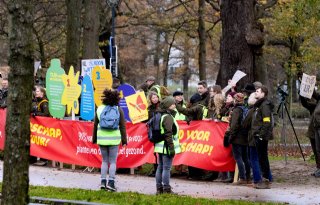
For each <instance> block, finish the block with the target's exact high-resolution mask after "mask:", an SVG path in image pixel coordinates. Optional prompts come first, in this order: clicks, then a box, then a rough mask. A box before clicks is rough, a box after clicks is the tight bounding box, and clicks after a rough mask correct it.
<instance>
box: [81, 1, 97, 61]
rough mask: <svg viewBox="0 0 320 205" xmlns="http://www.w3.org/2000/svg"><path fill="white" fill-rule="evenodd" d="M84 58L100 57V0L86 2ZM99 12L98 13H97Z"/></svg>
mask: <svg viewBox="0 0 320 205" xmlns="http://www.w3.org/2000/svg"><path fill="white" fill-rule="evenodd" d="M84 8H85V12H84V13H85V17H84V22H83V24H84V25H83V29H84V30H83V58H84V59H93V58H98V57H99V45H98V43H99V26H100V21H99V4H98V0H84ZM97 12H98V13H97Z"/></svg>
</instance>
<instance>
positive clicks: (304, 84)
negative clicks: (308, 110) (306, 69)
mask: <svg viewBox="0 0 320 205" xmlns="http://www.w3.org/2000/svg"><path fill="white" fill-rule="evenodd" d="M315 85H316V76H314V75H313V76H311V75H307V74H305V73H303V75H302V80H301V85H300V95H301V96H302V97H305V98H309V99H311V97H312V94H313V91H314V87H315Z"/></svg>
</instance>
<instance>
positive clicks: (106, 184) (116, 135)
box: [92, 89, 127, 191]
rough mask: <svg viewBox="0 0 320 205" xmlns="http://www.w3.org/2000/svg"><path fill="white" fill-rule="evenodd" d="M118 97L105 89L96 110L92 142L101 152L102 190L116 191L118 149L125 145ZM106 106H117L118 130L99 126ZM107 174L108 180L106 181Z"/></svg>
mask: <svg viewBox="0 0 320 205" xmlns="http://www.w3.org/2000/svg"><path fill="white" fill-rule="evenodd" d="M119 101H120V95H119V92H118V91H116V90H114V91H113V90H110V89H105V90H104V91H103V96H102V105H100V106H99V107H98V108H97V111H96V115H95V119H94V128H93V136H92V142H93V143H94V144H98V145H99V147H100V150H101V155H102V163H101V186H100V188H101V189H102V190H109V191H116V190H117V189H116V187H115V178H116V169H117V166H116V165H117V158H118V149H119V145H120V143H121V144H122V146H126V145H127V134H126V121H125V117H124V113H123V110H122V108H121V107H120V106H118V105H119ZM106 106H117V109H118V111H119V114H120V120H119V127H118V129H115V130H114V129H104V128H102V127H101V126H100V124H99V121H100V118H101V113H102V112H103V110H104V108H105V107H106ZM107 173H109V179H107Z"/></svg>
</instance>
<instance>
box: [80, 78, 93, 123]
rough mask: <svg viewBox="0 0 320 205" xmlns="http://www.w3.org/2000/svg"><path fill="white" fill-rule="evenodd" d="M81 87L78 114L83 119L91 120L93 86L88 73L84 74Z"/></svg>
mask: <svg viewBox="0 0 320 205" xmlns="http://www.w3.org/2000/svg"><path fill="white" fill-rule="evenodd" d="M81 87H82V92H81V105H80V116H81V118H82V119H84V120H93V118H94V112H95V110H94V98H93V86H92V81H91V78H90V77H89V75H86V76H84V78H83V81H82V86H81Z"/></svg>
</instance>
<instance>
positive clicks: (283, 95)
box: [277, 85, 289, 101]
mask: <svg viewBox="0 0 320 205" xmlns="http://www.w3.org/2000/svg"><path fill="white" fill-rule="evenodd" d="M285 87H286V85H278V87H277V94H278V95H279V96H280V99H281V101H285V100H286V97H288V96H289V93H288V91H287V89H284V88H285Z"/></svg>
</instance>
